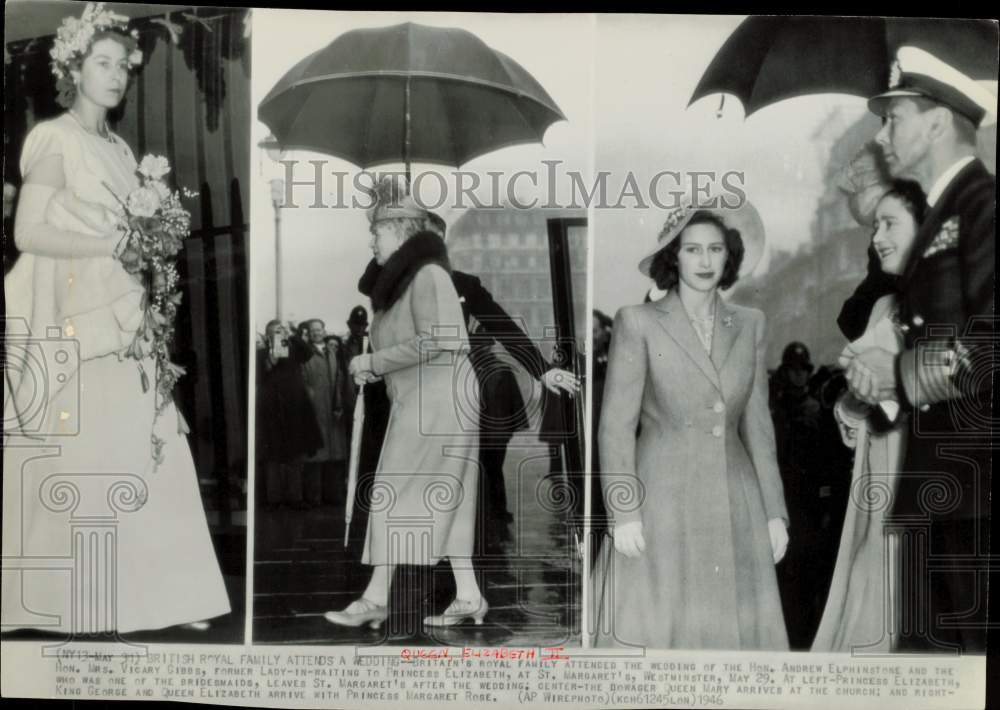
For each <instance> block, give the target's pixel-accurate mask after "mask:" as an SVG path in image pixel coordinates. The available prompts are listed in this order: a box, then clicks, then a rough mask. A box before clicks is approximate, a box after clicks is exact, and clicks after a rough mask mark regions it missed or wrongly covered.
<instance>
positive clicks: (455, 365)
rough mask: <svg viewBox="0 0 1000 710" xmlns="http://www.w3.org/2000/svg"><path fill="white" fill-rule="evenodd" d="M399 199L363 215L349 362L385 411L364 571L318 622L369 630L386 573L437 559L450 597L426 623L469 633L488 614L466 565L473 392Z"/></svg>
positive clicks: (461, 331)
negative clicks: (467, 627)
mask: <svg viewBox="0 0 1000 710" xmlns="http://www.w3.org/2000/svg"><path fill="white" fill-rule="evenodd" d="M426 216H427V213H426V212H425V211H424V210H423V209H422V208H420V207H419V206H418V205H417V204H416V203H415V202H414V201H413V200H412V198H409V197H404V198H402V199H399V200H391V201H381V202H380V203H379V204H378V205H376V207H374V208H373V209H372V211H371V213H370V214H369V219H370V221H371V233H372V243H371V248H372V252H373V254H374V256H375V261H376V262H377V264H378V265H379V267H381V268H380V270H379V273H378V275H377V278H376V279H375V282H374V285H373V288H372V292H371V293H370V294H369V296H370V297H371V301H372V307H373V309H374V312H375V315H374V318H373V320H372V324H371V343H372V349H373V351H372V352H371V353H366V354H363V355H358V356H357V357H355V358H353V359H352V360H351V363H350V373H351V375H352V376H353V377H354V378H355V380H356V381H358V382H370V381H374V380H377V379H380V378H381V379H384V381H385V383H386V389H387V392H388V395H389V399H390V400H391V402H392V409H391V412H390V415H389V426H388V429H387V431H386V435H385V442H384V444H383V447H382V454H381V458H380V459H379V464H378V468H377V470H376V474H375V482H374V487H373V490H372V503H371V512H370V515H369V518H368V529H367V532H366V535H365V544H364V552H363V556H362V560H361V561H362V563H364V564H367V565H371V566H372V567H373V571H372V577H371V580H370V582H369V583H368V586H367V588H366V589H365V591H364V593H363V594H362V595H361V597H360V598H359V599H356V600H355V601H353V602H351V603H350V604H349V605H348V606H347V607H346V608H345V609H343V610H341V611H331V612H328V613H327V614H326V615H325V616H326V619H327V620H328V621H330V622H331V623H334V624H340V625H344V626H360V625H362V624H366V623H367V624H369V625H371V626H373V627H377V626H379V625H380V624H381V623H382V622H383V621H384V620H385V619H386V618H387V616H388V598H389V586H390V584H391V582H392V576H393V572H394V571H395V566H396V565H398V564H410V565H436V564H437V563H438V562H439V561H440V560H442V559H447V560H448V561H449V563H450V564H451V568H452V572H453V574H454V576H455V587H456V598H455V600H454V601H453V602H452V603H451V604H450V605H449V606H448V607H447V608H446V609H445V610H444V612H443V613H441V614H437V615H433V616H429V617H427V618H425V619H424V623H425V624H427V625H430V626H450V625H453V624H457V623H460V622H462V621H464V620H465V619H469V618H471V619H473V621H475V623H477V624H481V623H482V621H483V617H484V616H485V615H486V611H487V608H488V605H487V603H486V600H485V599H484V598H483V595H482V593H481V592H480V589H479V585H478V583H477V582H476V577H475V573H474V571H473V568H472V560H471V555H472V543H473V534H474V527H475V519H476V495H477V481H478V470H477V441H478V426H479V414H478V413H479V402H478V392H479V386H478V383H477V381H476V379H475V373H474V371H473V370H472V366H471V364H470V362H469V360H468V346H469V340H468V333H467V331H466V328H465V319H464V317H463V315H462V307H461V304H460V302H459V299H458V295H457V293H456V291H455V287H454V286H453V285H452V281H451V275H450V272H451V268H450V266H449V263H448V253H447V250H446V248H445V245H444V241H443V240H442V239H441V237H440V236H438V235H437V234H434V233H431V232H428V231H424V223H425V219H426Z"/></svg>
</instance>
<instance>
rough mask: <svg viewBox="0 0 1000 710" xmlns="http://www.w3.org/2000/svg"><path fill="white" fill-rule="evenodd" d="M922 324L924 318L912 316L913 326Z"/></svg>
mask: <svg viewBox="0 0 1000 710" xmlns="http://www.w3.org/2000/svg"><path fill="white" fill-rule="evenodd" d="M923 324H924V319H923V318H921V317H920V316H913V325H915V326H917V327H918V328H919V327H920V326H922V325H923Z"/></svg>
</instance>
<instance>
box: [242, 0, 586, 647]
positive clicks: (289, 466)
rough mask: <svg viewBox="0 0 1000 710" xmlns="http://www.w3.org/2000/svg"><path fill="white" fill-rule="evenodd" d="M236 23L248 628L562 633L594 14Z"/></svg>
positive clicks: (577, 536) (578, 429)
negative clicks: (248, 43) (247, 219)
mask: <svg viewBox="0 0 1000 710" xmlns="http://www.w3.org/2000/svg"><path fill="white" fill-rule="evenodd" d="M254 32H255V36H254V41H255V49H254V79H253V83H254V102H255V111H256V121H255V123H254V142H255V144H256V146H257V148H258V150H257V151H256V153H255V161H258V164H259V167H258V169H257V170H256V171H255V181H254V184H255V188H254V189H255V192H254V203H253V204H254V212H253V228H252V234H253V239H252V242H253V250H254V252H253V253H254V279H255V281H254V298H255V305H256V324H255V327H256V329H257V333H258V338H259V342H258V346H257V357H256V368H257V369H256V375H255V381H256V411H255V445H256V449H255V460H256V484H255V495H256V499H255V501H256V504H255V508H254V510H255V516H256V517H255V521H256V523H255V546H254V604H253V616H254V630H253V638H254V641H255V642H258V643H322V644H332V645H345V644H363V645H365V644H369V645H370V644H381V643H391V644H411V645H412V644H420V643H422V644H432V645H437V644H446V645H449V644H450V645H469V646H498V645H502V646H507V645H524V644H528V645H549V646H572V645H579V642H580V641H579V623H580V622H579V611H580V601H579V592H580V588H581V584H580V566H581V555H580V549H581V544H580V543H581V542H582V540H583V515H582V504H583V495H582V493H583V488H582V484H583V480H582V471H583V462H584V449H583V447H584V445H585V438H584V433H583V431H582V428H583V422H584V412H583V402H584V395H583V380H584V376H585V360H584V354H585V352H586V347H585V346H586V342H585V341H586V332H587V327H588V326H587V322H588V319H587V317H586V288H587V285H586V268H587V252H586V249H587V223H586V211H585V210H583V209H574V208H573V207H572V205H570V204H569V203H568V202H567V203H566V204H560V203H559V200H560V199H565V195H559V194H555V193H552V192H550V187H549V179H548V177H547V173H546V172H545V171H546V170H549V171H551V170H558V171H560V172H561V173H566V172H573V173H575V174H577V175H578V176H580V175H582V174H583V173H584V172H585V170H586V168H587V154H588V145H589V127H590V113H589V93H588V92H589V77H590V74H589V72H590V69H589V63H588V62H587V61H586V59H585V56H584V54H583V49H584V47H585V45H586V42H585V41H584V39H585V38H586V37H588V36H590V32H591V24H590V22H589V21H588V20H587V19H586V18H575V19H574V18H565V17H560V18H556V17H539V18H537V19H536V21H535V22H533V23H532V25H531V26H527V25H526V24H525V23H524V22H523V21H522V20H520V19H517V18H514V17H506V16H502V15H465V14H456V15H410V14H391V13H387V14H381V13H365V14H349V13H335V12H305V11H280V10H274V11H267V10H262V11H258V12H257V13H256V15H255V26H254ZM555 45H560V46H561V47H562V49H563V50H564V51H560V52H559V53H553V52H552V51H551V49H552V47H553V46H555ZM292 47H294V50H290V48H292ZM258 198H263V199H258Z"/></svg>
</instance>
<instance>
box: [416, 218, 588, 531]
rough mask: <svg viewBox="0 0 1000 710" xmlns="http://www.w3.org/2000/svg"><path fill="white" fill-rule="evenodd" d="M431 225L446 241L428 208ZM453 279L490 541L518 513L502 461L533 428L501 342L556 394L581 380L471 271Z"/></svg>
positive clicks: (441, 223) (570, 390) (442, 225)
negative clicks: (476, 402)
mask: <svg viewBox="0 0 1000 710" xmlns="http://www.w3.org/2000/svg"><path fill="white" fill-rule="evenodd" d="M426 223H427V228H428V229H429V230H431V231H433V232H435V233H437V234H438V235H440V236H441V238H442V239H443V238H444V237H445V231H446V228H447V227H446V224H445V221H444V220H443V219H441V217H439V216H438V215H436V214H434V213H433V212H429V213H428V216H427V220H426ZM451 279H452V283H453V284H454V285H455V290H456V291H457V292H458V299H459V301H460V302H461V304H462V314H463V315H464V316H465V323H466V326H467V328H468V331H469V347H470V350H471V352H470V355H469V359H470V361H471V362H472V366H473V369H474V370H475V372H476V378H477V379H478V380H479V386H480V388H481V392H482V396H481V397H480V413H479V461H480V464H481V469H480V470H481V472H482V476H483V478H484V480H483V483H485V484H486V485H485V486H483V487H481V493H480V508H479V509H480V511H481V517H480V523H481V524H482V523H483V522H484V521H485V523H486V528H487V532H488V533H489V534H490V535H489V537H490V538H491V539H495V536H500V537H503V536H505V535H506V533H507V527H506V525H507V523H510V522H512V521H513V516H512V515H511V513H510V511H509V510H508V507H507V491H506V486H505V485H504V478H503V465H504V460H505V458H506V456H507V446H508V444H509V443H510V440H511V438H513V436H514V433H515V432H517V431H520V430H522V429H526V428H527V427H528V412H527V410H526V408H525V402H524V398H523V397H522V396H521V388H520V386H519V385H518V383H517V377H516V376H515V374H514V371H513V370H512V369H511V367H510V366H509V365H507V364H506V363H504V362H503V361H502V360H501V358H500V357H499V356H498V355H497V351H496V348H495V346H496V345H501V346H503V349H504V350H505V351H506V352H507V354H508V355H510V356H511V357H513V358H514V359H515V360H516V361H517V362H518V363H519V364H520V365H521V367H523V368H524V369H525V370H526V371H527V372H528V374H529V375H531V377H532V378H533V379H536V380H539V381H540V382H541V383H542V385H543V386H544V387H545V388H546V389H547V390H548V391H549V392H551V393H553V394H559V393H562V392H565V393H568V394H570V395H573V394H575V393H576V392H577V391H578V390H579V386H580V384H579V380H578V379H577V377H576V376H575V375H574V374H573V373H571V372H569V371H567V370H562V369H559V368H556V367H555V366H550V365H549V364H548V363H547V362H546V361H545V358H544V357H543V356H542V353H541V351H540V350H539V349H538V347H537V346H536V345H535V344H534V342H532V340H531V338H529V337H528V336H527V335H526V334H525V333H524V331H523V330H521V327H520V326H519V325H518V324H517V323H516V322H514V319H512V318H511V317H510V315H508V313H507V311H505V310H504V309H503V307H502V306H501V305H500V304H499V303H497V302H496V300H495V299H494V298H493V294H491V293H490V292H489V291H488V290H486V288H485V287H484V286H483V284H482V282H481V281H480V280H479V279H478V278H476V277H475V276H473V275H472V274H466V273H464V272H462V271H452V274H451Z"/></svg>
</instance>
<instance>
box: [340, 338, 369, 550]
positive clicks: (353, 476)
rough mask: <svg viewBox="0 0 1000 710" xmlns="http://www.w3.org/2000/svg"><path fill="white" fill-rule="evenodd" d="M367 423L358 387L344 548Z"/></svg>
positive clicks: (364, 340)
mask: <svg viewBox="0 0 1000 710" xmlns="http://www.w3.org/2000/svg"><path fill="white" fill-rule="evenodd" d="M367 350H368V336H364V337H363V338H362V339H361V352H366V351H367ZM364 423H365V386H364V384H361V385H358V398H357V400H356V401H355V403H354V421H353V423H352V424H351V459H350V462H349V464H348V468H347V507H346V508H344V547H347V539H348V536H349V534H350V531H351V519H352V518H353V517H354V497H355V495H356V491H357V487H358V464H359V462H360V459H361V432H362V429H363V427H364Z"/></svg>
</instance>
